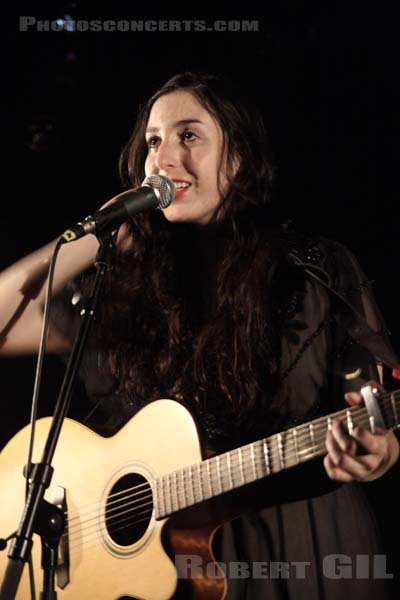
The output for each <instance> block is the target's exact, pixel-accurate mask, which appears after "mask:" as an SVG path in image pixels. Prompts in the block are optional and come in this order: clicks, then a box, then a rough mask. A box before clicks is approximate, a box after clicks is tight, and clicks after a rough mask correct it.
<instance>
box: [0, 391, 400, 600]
mask: <svg viewBox="0 0 400 600" xmlns="http://www.w3.org/2000/svg"><path fill="white" fill-rule="evenodd" d="M377 407H378V415H379V416H380V417H382V418H383V423H384V425H385V427H386V429H394V428H395V427H396V426H397V425H398V423H399V415H400V390H398V391H396V392H392V393H383V394H381V395H380V396H379V398H378V400H377ZM336 418H340V419H342V420H343V421H344V422H345V424H346V425H347V427H348V429H349V430H351V428H352V427H354V426H355V425H358V424H362V425H364V426H366V427H368V428H369V429H370V430H373V429H374V426H375V420H376V413H375V416H371V415H370V414H369V412H368V411H367V409H366V408H365V406H352V407H349V408H347V409H344V410H341V411H339V412H336V413H333V414H330V415H328V416H324V417H320V418H318V419H316V420H314V421H310V422H308V423H305V424H302V425H300V426H298V427H294V428H291V429H288V430H286V431H282V432H281V433H278V434H275V435H272V436H270V437H268V438H265V439H262V440H259V441H256V442H253V443H251V444H248V445H245V446H242V447H240V448H236V449H235V450H232V451H229V452H226V453H224V454H220V455H216V456H213V457H211V458H208V459H206V460H202V453H201V445H200V441H199V437H198V432H197V428H196V425H195V423H194V421H193V419H192V417H191V415H190V414H189V412H188V411H187V410H186V409H185V408H184V407H183V406H182V405H180V404H179V403H177V402H175V401H172V400H157V401H155V402H152V403H150V404H149V405H147V406H146V407H145V408H143V409H142V410H140V411H139V412H138V413H137V414H136V415H135V416H134V417H133V418H132V419H131V420H130V421H129V422H128V423H127V424H126V425H125V426H124V427H123V428H122V429H121V430H120V431H119V432H118V433H117V434H116V435H114V436H113V437H111V438H104V437H101V436H99V435H97V434H96V433H93V432H92V431H91V430H89V429H87V428H86V427H85V426H83V425H81V424H79V423H77V422H75V421H73V420H71V419H66V420H65V422H64V425H63V428H62V431H61V435H60V439H59V443H58V446H57V449H56V452H55V456H54V461H53V466H54V475H53V479H52V484H51V486H50V488H49V490H47V492H46V496H45V497H46V499H47V500H48V501H49V502H53V503H55V504H57V505H59V506H60V507H61V508H62V509H63V510H64V511H65V514H66V518H67V521H66V529H65V531H64V533H63V535H62V538H61V542H60V548H59V565H58V569H57V586H58V587H57V594H58V598H59V600H119V599H121V598H124V599H125V598H136V599H140V600H167V599H170V598H186V599H189V598H191V599H195V600H200V599H201V600H206V599H207V600H223V598H224V597H225V596H226V592H227V584H226V579H225V577H224V576H223V573H222V571H220V570H219V568H218V564H217V563H214V556H213V551H212V540H213V537H214V535H215V533H216V531H217V529H218V528H219V527H220V526H221V524H222V523H223V522H224V521H226V520H229V519H231V518H233V517H235V516H237V515H238V514H240V513H241V512H244V511H245V510H246V507H245V506H244V505H243V504H241V503H239V502H235V497H236V496H237V494H240V490H243V491H244V492H245V491H246V490H251V489H252V486H254V485H255V484H257V482H261V481H264V482H265V481H266V480H268V476H270V475H273V474H276V473H279V472H281V471H284V470H286V469H289V468H291V467H295V466H296V465H301V464H302V463H305V462H306V461H309V460H310V459H313V458H314V457H316V456H322V455H323V454H325V452H326V450H325V436H326V432H327V429H329V428H330V427H331V424H332V422H333V420H334V419H336ZM50 423H51V419H50V418H49V417H47V418H44V419H40V420H39V421H38V423H37V430H36V442H35V450H34V456H33V460H34V462H35V461H36V462H38V461H39V460H40V457H41V454H42V450H43V447H44V444H45V440H46V436H47V432H48V430H49V428H50ZM28 436H29V430H28V427H25V428H24V429H22V430H21V431H20V432H19V433H17V434H16V435H15V436H14V437H13V438H12V439H11V440H10V442H9V443H8V444H7V445H6V446H5V447H4V449H3V451H2V452H1V454H0V490H1V501H0V502H1V504H0V507H1V509H0V535H1V536H3V537H5V536H6V535H8V534H10V533H11V532H12V531H14V530H15V529H16V528H17V527H18V523H19V520H20V517H21V514H22V509H23V504H24V490H25V479H24V477H23V467H24V464H25V461H26V456H27V448H28ZM301 468H302V469H303V468H304V467H301ZM257 494H258V496H260V494H259V493H257V492H256V495H257ZM244 497H245V496H244ZM253 497H255V495H254V493H253ZM221 507H223V508H224V509H225V510H223V509H222V508H221ZM227 507H228V508H229V509H230V510H229V509H228V510H226V509H227ZM247 509H248V507H247ZM193 556H194V557H196V565H199V564H200V565H204V568H200V569H198V568H197V566H196V569H193V570H192V569H189V568H188V569H186V570H187V572H186V571H185V572H182V564H183V565H184V566H188V565H190V561H189V562H187V561H186V559H185V557H193ZM177 557H178V558H179V559H181V558H182V557H183V563H182V560H178V561H177ZM40 558H41V543H40V539H39V537H38V536H37V535H34V545H33V551H32V559H33V566H34V576H35V582H36V592H37V594H38V591H39V590H41V589H42V580H41V567H40ZM213 563H214V567H215V568H214V569H210V568H209V566H210V565H213ZM6 564H7V551H3V552H1V553H0V581H1V580H2V579H3V576H4V572H5V568H6ZM206 566H207V568H206ZM178 583H179V585H178ZM30 597H31V596H30V587H29V577H28V568H27V567H25V569H24V573H23V577H22V580H21V583H20V586H19V590H18V593H17V600H30Z"/></svg>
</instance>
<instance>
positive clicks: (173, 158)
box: [153, 140, 181, 172]
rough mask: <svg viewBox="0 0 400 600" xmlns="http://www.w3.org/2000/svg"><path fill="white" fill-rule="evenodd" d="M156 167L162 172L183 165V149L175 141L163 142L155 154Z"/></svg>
mask: <svg viewBox="0 0 400 600" xmlns="http://www.w3.org/2000/svg"><path fill="white" fill-rule="evenodd" d="M153 157H154V165H155V167H156V168H157V169H158V172H160V171H168V169H171V168H175V167H178V166H179V165H180V164H181V149H180V147H179V143H177V142H176V141H174V140H163V141H161V142H160V143H159V145H158V147H157V148H156V150H155V152H154V155H153Z"/></svg>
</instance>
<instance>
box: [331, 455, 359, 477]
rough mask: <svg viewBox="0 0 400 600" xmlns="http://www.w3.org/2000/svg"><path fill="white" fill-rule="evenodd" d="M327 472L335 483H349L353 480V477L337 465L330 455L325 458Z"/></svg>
mask: <svg viewBox="0 0 400 600" xmlns="http://www.w3.org/2000/svg"><path fill="white" fill-rule="evenodd" d="M324 467H325V471H326V473H327V475H328V477H329V478H330V479H333V480H335V481H343V482H348V481H352V480H353V476H352V475H350V473H348V472H347V471H345V470H344V469H342V468H341V467H339V466H338V465H336V464H335V463H334V462H333V460H332V457H331V455H330V454H327V455H326V456H325V458H324Z"/></svg>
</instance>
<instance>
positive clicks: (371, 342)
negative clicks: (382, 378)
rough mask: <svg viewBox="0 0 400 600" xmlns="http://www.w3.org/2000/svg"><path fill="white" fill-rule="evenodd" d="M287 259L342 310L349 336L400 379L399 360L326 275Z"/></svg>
mask: <svg viewBox="0 0 400 600" xmlns="http://www.w3.org/2000/svg"><path fill="white" fill-rule="evenodd" d="M288 259H289V261H290V262H292V263H293V264H295V265H296V266H297V267H300V268H301V269H303V270H304V271H305V272H306V273H307V275H309V277H311V278H312V279H314V281H316V282H317V283H318V284H319V285H321V286H323V287H324V288H325V289H327V290H328V291H329V292H330V294H331V295H332V296H333V298H334V300H335V302H336V304H337V305H339V306H340V307H341V308H342V314H344V316H345V326H346V328H347V330H348V332H349V333H350V335H351V336H352V337H353V338H354V339H355V340H356V341H357V342H358V343H359V344H361V346H363V347H364V348H366V349H367V350H369V351H370V352H371V354H373V355H374V356H375V357H376V358H377V359H378V360H379V361H381V362H382V363H384V364H385V365H387V366H388V367H391V369H393V371H392V375H393V377H395V378H396V379H400V360H399V358H398V357H397V356H396V354H395V353H394V351H393V350H392V349H391V347H390V344H388V343H387V341H386V340H385V338H384V336H383V335H382V334H381V333H379V332H377V331H374V330H373V329H372V328H371V327H370V326H369V325H368V323H367V321H366V319H365V317H364V316H363V315H362V314H361V313H359V312H358V310H357V309H356V308H355V307H354V306H353V305H352V304H351V303H350V302H349V301H348V300H346V298H345V297H344V296H342V294H340V293H339V292H337V291H336V290H335V289H334V288H333V287H332V286H331V282H330V278H329V275H328V273H326V271H325V270H324V269H322V268H320V267H317V266H315V265H313V264H309V263H305V262H303V261H302V260H301V259H300V258H299V257H298V256H296V255H295V254H293V253H290V254H288Z"/></svg>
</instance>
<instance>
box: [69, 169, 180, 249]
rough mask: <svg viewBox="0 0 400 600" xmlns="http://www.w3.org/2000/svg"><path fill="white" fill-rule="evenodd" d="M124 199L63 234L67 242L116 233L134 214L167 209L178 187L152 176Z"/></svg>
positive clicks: (123, 197)
mask: <svg viewBox="0 0 400 600" xmlns="http://www.w3.org/2000/svg"><path fill="white" fill-rule="evenodd" d="M121 196H122V197H121V199H120V200H117V201H116V202H115V203H114V204H111V206H107V207H106V208H104V209H103V210H98V211H97V212H95V213H94V214H93V215H89V216H87V217H86V218H85V219H84V220H83V221H81V222H79V223H77V224H76V225H74V226H73V227H71V229H67V230H66V231H64V233H63V234H62V236H61V238H62V239H63V240H64V242H73V241H75V240H77V239H79V238H81V237H83V236H84V235H87V234H88V233H94V234H95V235H96V234H98V233H101V232H103V231H105V230H107V229H108V230H110V231H113V230H114V229H117V228H118V227H119V226H120V225H121V224H122V223H124V222H125V221H126V220H127V219H128V217H130V216H131V215H135V214H137V213H139V212H143V211H145V210H149V209H151V208H167V206H169V205H170V204H171V202H172V200H173V199H174V196H175V184H174V183H173V182H172V181H171V180H170V179H168V177H165V176H163V175H150V177H146V179H145V180H144V181H143V183H142V187H140V188H139V189H138V190H130V191H128V192H124V193H123V194H121Z"/></svg>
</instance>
